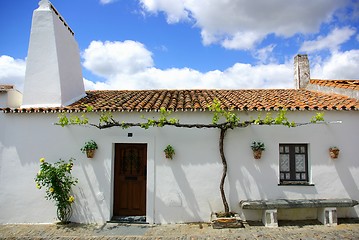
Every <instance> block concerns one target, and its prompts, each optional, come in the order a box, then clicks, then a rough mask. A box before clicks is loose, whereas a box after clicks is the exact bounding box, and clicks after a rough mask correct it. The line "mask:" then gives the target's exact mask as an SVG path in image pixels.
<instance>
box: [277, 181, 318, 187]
mask: <svg viewBox="0 0 359 240" xmlns="http://www.w3.org/2000/svg"><path fill="white" fill-rule="evenodd" d="M278 186H315V185H314V184H313V183H309V182H296V181H293V182H291V181H288V182H282V183H279V184H278Z"/></svg>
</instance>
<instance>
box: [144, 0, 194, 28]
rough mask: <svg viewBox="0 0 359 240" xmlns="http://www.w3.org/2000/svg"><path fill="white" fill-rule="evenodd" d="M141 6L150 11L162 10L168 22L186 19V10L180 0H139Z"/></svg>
mask: <svg viewBox="0 0 359 240" xmlns="http://www.w3.org/2000/svg"><path fill="white" fill-rule="evenodd" d="M140 2H141V5H142V8H143V9H145V10H146V11H147V12H150V13H155V14H156V13H158V12H159V11H162V12H164V13H165V14H166V15H167V22H168V23H176V22H179V21H181V20H188V19H189V17H188V12H187V10H186V9H185V8H184V5H183V1H181V0H171V1H168V0H141V1H140Z"/></svg>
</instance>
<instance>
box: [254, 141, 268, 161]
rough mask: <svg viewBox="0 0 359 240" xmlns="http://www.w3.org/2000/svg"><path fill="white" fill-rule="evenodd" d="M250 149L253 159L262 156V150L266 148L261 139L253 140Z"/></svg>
mask: <svg viewBox="0 0 359 240" xmlns="http://www.w3.org/2000/svg"><path fill="white" fill-rule="evenodd" d="M251 148H252V151H253V157H254V159H260V158H261V157H262V151H264V150H265V149H266V148H265V146H264V143H263V142H261V141H258V142H256V141H254V142H252V145H251Z"/></svg>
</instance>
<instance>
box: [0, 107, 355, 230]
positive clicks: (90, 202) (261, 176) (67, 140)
mask: <svg viewBox="0 0 359 240" xmlns="http://www.w3.org/2000/svg"><path fill="white" fill-rule="evenodd" d="M257 114H258V112H253V113H240V115H241V118H242V119H243V120H244V119H249V118H250V116H253V117H256V116H257ZM313 114H314V113H313V112H302V111H301V112H291V113H289V118H290V119H292V120H295V121H298V122H306V121H308V120H309V119H310V118H311V116H312V115H313ZM117 115H118V116H120V117H121V118H122V119H123V120H124V121H130V119H134V120H135V121H137V120H140V117H141V114H139V113H121V114H117ZM154 115H155V114H154ZM175 115H177V116H176V117H177V118H179V119H180V121H181V122H183V123H185V122H192V123H193V122H210V121H211V117H212V115H211V113H208V112H205V113H200V112H192V113H191V112H185V113H183V112H182V113H177V114H175ZM262 115H263V116H264V115H265V113H264V112H263V113H262ZM94 118H96V117H95V116H94ZM294 118H295V119H294ZM325 118H326V120H327V121H333V120H341V121H343V123H342V124H330V125H324V124H323V125H309V126H302V127H297V128H290V129H289V128H287V127H284V126H250V127H247V128H244V129H235V130H229V131H228V133H227V136H226V139H225V152H226V157H227V160H228V164H229V172H228V181H227V182H226V191H227V196H228V199H229V203H230V207H231V210H232V211H237V212H240V208H239V201H240V200H242V199H275V198H352V199H356V200H359V190H358V185H359V159H358V158H359V157H358V155H357V148H358V142H359V141H358V140H359V128H358V112H354V111H351V112H347V111H330V112H326V115H325ZM56 121H57V114H42V113H32V114H4V113H1V114H0V123H1V124H0V223H49V222H54V221H56V219H55V217H56V209H55V207H54V205H53V203H52V202H49V201H47V200H45V199H44V195H45V194H44V191H43V190H38V189H36V187H35V182H34V178H35V175H36V173H37V172H38V170H39V158H41V157H45V158H46V160H47V161H49V162H55V161H57V160H58V159H59V158H61V159H64V160H67V159H69V158H71V157H74V158H76V162H75V166H74V171H73V175H74V176H75V177H78V178H79V184H78V185H77V187H76V188H75V189H74V192H75V197H76V202H75V204H74V216H73V219H72V221H76V222H86V223H94V222H96V223H103V222H106V221H108V220H110V218H111V215H112V204H113V202H112V188H113V184H112V179H113V146H114V143H147V144H148V170H147V171H148V174H147V178H148V179H147V185H148V186H147V220H148V221H149V222H150V223H177V222H196V221H209V216H210V212H212V211H220V210H222V208H223V207H222V202H221V198H220V193H219V181H220V177H221V172H222V165H221V161H220V156H219V150H218V141H219V130H216V129H212V130H208V129H207V130H206V129H177V128H173V127H164V128H152V129H149V130H143V129H140V128H131V129H127V130H122V129H119V128H111V129H107V130H98V129H94V128H89V127H81V126H67V127H64V128H62V127H60V126H54V125H53V123H54V122H56ZM130 132H131V133H133V137H128V136H127V134H128V133H130ZM90 139H93V140H95V141H96V142H97V144H98V145H99V149H98V150H97V152H96V155H95V158H94V159H87V158H86V156H85V155H84V154H82V153H81V151H80V148H81V147H82V146H83V144H84V142H85V141H88V140H90ZM254 140H261V141H263V142H264V143H265V145H266V151H265V152H264V153H263V156H262V158H261V159H260V160H255V159H254V158H253V157H252V151H251V149H250V144H251V142H252V141H254ZM279 143H308V144H309V162H310V173H311V174H310V178H311V183H313V184H314V186H278V183H279V180H278V178H279V167H278V155H279V149H278V145H279ZM168 144H171V145H173V146H174V148H175V150H176V155H175V158H174V159H173V160H167V159H166V158H165V157H164V154H163V149H164V148H165V147H166V146H167V145H168ZM333 145H336V146H338V147H339V148H340V150H341V151H340V155H339V158H338V159H337V160H332V159H331V158H330V157H329V154H328V148H329V147H330V146H333ZM338 214H339V217H358V215H359V208H358V207H355V208H352V209H339V212H338ZM242 216H243V217H245V218H247V219H253V220H256V219H257V220H258V219H259V218H260V216H259V214H258V212H255V211H254V212H249V211H248V212H244V213H242Z"/></svg>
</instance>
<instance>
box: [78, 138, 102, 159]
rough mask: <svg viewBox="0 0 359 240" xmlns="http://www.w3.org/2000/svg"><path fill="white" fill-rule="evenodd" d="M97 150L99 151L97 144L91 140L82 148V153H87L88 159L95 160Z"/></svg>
mask: <svg viewBox="0 0 359 240" xmlns="http://www.w3.org/2000/svg"><path fill="white" fill-rule="evenodd" d="M96 149H98V146H97V143H96V142H95V141H94V140H90V141H88V142H85V145H84V146H83V147H82V148H81V152H83V153H85V152H86V156H87V158H93V157H94V155H95V150H96Z"/></svg>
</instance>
